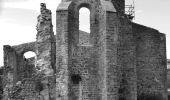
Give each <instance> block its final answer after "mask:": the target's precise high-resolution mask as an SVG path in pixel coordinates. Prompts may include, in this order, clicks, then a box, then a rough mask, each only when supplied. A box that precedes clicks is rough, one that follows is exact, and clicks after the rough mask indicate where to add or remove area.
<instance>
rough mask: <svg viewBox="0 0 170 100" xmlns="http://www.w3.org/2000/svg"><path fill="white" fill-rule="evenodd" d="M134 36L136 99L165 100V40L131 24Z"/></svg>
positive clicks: (149, 29) (155, 31)
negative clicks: (135, 46)
mask: <svg viewBox="0 0 170 100" xmlns="http://www.w3.org/2000/svg"><path fill="white" fill-rule="evenodd" d="M133 32H134V33H135V34H136V45H137V48H136V50H137V51H136V52H137V53H136V54H137V55H136V57H137V62H136V64H137V66H136V67H137V86H138V99H139V100H143V99H144V98H145V99H146V100H149V99H151V98H152V99H154V100H166V99H167V85H166V72H167V71H166V69H167V66H166V38H165V35H164V34H162V33H159V32H158V31H157V30H155V29H151V28H148V27H145V26H142V25H138V24H133Z"/></svg>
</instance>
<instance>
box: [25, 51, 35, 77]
mask: <svg viewBox="0 0 170 100" xmlns="http://www.w3.org/2000/svg"><path fill="white" fill-rule="evenodd" d="M23 56H24V58H25V66H24V67H25V68H24V70H23V75H24V77H25V78H30V77H32V75H33V73H35V71H36V65H35V64H36V63H35V61H36V54H35V53H34V52H32V51H28V52H26V53H24V55H23Z"/></svg>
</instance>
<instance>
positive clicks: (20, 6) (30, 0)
mask: <svg viewBox="0 0 170 100" xmlns="http://www.w3.org/2000/svg"><path fill="white" fill-rule="evenodd" d="M60 2H61V0H0V66H2V65H3V45H18V44H22V43H26V42H31V41H35V38H36V37H35V36H36V23H37V16H38V15H39V10H40V3H46V5H47V8H48V9H50V10H52V13H53V26H54V28H55V11H56V8H57V6H58V4H59V3H60ZM131 2H132V0H127V1H126V3H127V4H129V3H131ZM135 9H136V17H135V20H134V22H137V23H139V24H143V25H146V26H149V27H152V28H155V29H158V30H159V31H160V32H162V33H165V34H166V36H167V58H169V59H170V29H169V28H170V10H169V9H170V0H136V1H135ZM84 13H87V11H86V10H84ZM87 15H88V14H87ZM87 15H84V18H82V19H85V18H87V17H88V16H87ZM87 22H88V21H86V20H83V22H82V23H83V24H84V25H85V26H84V28H83V29H82V30H85V31H87V30H86V29H87V28H86V23H87ZM54 32H55V29H54Z"/></svg>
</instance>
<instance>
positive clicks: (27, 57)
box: [24, 51, 36, 59]
mask: <svg viewBox="0 0 170 100" xmlns="http://www.w3.org/2000/svg"><path fill="white" fill-rule="evenodd" d="M35 56H36V54H35V53H34V52H32V51H28V52H26V53H24V57H25V58H26V59H29V58H33V57H35Z"/></svg>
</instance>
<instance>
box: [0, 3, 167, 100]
mask: <svg viewBox="0 0 170 100" xmlns="http://www.w3.org/2000/svg"><path fill="white" fill-rule="evenodd" d="M82 7H86V8H88V9H89V11H90V33H87V32H83V31H81V30H79V10H80V9H81V8H82ZM28 51H33V52H34V53H35V54H36V57H35V58H29V59H26V58H25V57H24V53H26V52H28ZM166 69H167V68H166V37H165V34H163V33H160V32H159V31H157V30H155V29H153V28H149V27H146V26H143V25H140V24H137V23H134V22H132V21H131V20H130V19H129V18H128V16H127V15H126V14H125V0H62V1H61V3H60V4H59V6H58V8H57V10H56V35H54V32H53V25H52V17H51V11H50V10H48V9H47V8H46V5H45V4H43V3H42V4H41V14H40V15H39V16H38V23H37V35H36V41H35V42H30V43H24V44H21V45H15V46H9V45H4V69H3V79H2V81H1V83H2V84H3V85H2V88H3V93H2V95H3V99H2V100H167V83H166V80H167V79H166Z"/></svg>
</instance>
